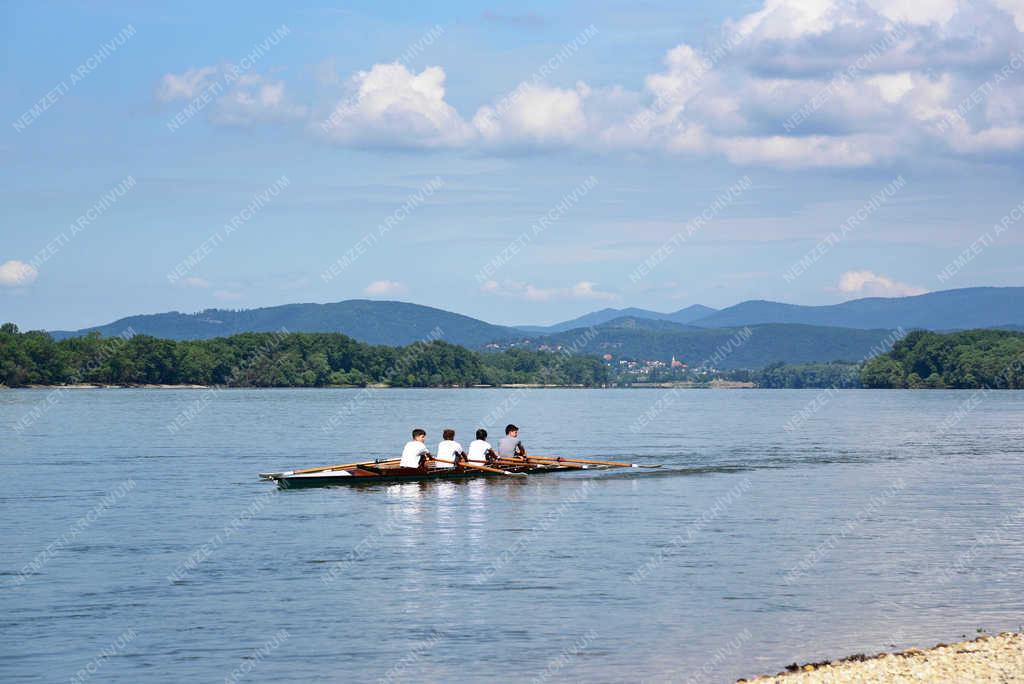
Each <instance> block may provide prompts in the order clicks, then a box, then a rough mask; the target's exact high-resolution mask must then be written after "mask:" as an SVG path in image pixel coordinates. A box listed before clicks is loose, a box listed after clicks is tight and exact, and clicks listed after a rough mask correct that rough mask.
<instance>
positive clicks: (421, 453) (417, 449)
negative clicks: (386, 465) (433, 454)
mask: <svg viewBox="0 0 1024 684" xmlns="http://www.w3.org/2000/svg"><path fill="white" fill-rule="evenodd" d="M426 441H427V431H426V430H423V429H421V428H416V429H415V430H413V431H412V441H411V442H406V444H405V448H404V449H402V460H401V462H400V463H399V465H401V466H402V467H403V468H425V466H426V463H427V457H428V456H430V451H428V450H427V445H426V444H424V442H426Z"/></svg>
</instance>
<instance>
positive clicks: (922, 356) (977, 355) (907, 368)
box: [861, 330, 1024, 389]
mask: <svg viewBox="0 0 1024 684" xmlns="http://www.w3.org/2000/svg"><path fill="white" fill-rule="evenodd" d="M861 382H862V383H863V384H864V386H865V387H909V388H925V387H931V388H944V387H950V388H958V389H977V388H982V387H988V388H992V389H1024V333H1020V332H1014V331H1010V330H966V331H963V332H955V333H945V334H942V333H933V332H926V331H923V330H915V331H914V332H912V333H910V334H909V335H907V336H906V337H905V338H903V339H902V340H900V341H899V342H897V343H896V344H895V345H894V346H893V348H892V350H891V351H890V352H889V353H887V354H882V355H881V356H876V357H875V358H873V359H871V360H869V361H868V362H867V363H865V364H864V368H863V369H862V371H861Z"/></svg>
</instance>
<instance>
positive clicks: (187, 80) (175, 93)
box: [156, 66, 217, 102]
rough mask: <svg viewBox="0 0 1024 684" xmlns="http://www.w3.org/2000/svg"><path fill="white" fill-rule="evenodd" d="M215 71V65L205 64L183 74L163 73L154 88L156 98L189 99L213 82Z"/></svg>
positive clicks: (166, 100) (163, 99)
mask: <svg viewBox="0 0 1024 684" xmlns="http://www.w3.org/2000/svg"><path fill="white" fill-rule="evenodd" d="M216 73H217V68H216V67H212V66H205V67H200V68H198V69H189V70H188V71H186V72H185V73H183V74H164V76H163V77H162V78H161V79H160V83H159V84H158V85H157V88H156V99H158V100H160V101H161V102H172V101H174V100H191V99H193V98H195V97H196V95H198V94H199V93H201V92H202V91H203V89H205V88H207V87H208V86H209V85H210V84H211V83H213V80H214V76H215V75H216Z"/></svg>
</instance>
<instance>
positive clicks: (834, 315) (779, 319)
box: [693, 287, 1024, 330]
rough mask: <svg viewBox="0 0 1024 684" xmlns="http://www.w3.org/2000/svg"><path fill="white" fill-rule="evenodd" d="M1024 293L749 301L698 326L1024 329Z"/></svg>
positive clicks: (991, 290) (977, 290)
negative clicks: (805, 302)
mask: <svg viewBox="0 0 1024 684" xmlns="http://www.w3.org/2000/svg"><path fill="white" fill-rule="evenodd" d="M1022 302H1024V288H1022V287H968V288H963V289H959V290H943V291H940V292H929V293H927V294H922V295H915V296H912V297H891V298H889V297H886V298H883V297H868V298H865V299H854V300H851V301H848V302H843V303H842V304H832V305H829V306H799V305H796V304H783V303H781V302H768V301H759V300H755V301H748V302H742V303H740V304H736V305H735V306H730V307H728V308H726V309H722V310H721V311H716V312H715V313H712V314H710V315H708V316H705V317H703V318H700V319H697V320H696V321H693V325H699V326H703V327H707V328H720V327H735V326H742V325H757V324H760V323H801V324H804V325H820V326H839V327H843V328H861V329H868V328H889V329H893V328H903V329H904V330H912V329H914V328H924V329H927V330H964V329H970V328H996V327H1000V326H1007V325H1022V324H1024V306H1022Z"/></svg>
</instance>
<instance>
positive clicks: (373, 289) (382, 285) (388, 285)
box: [363, 280, 408, 297]
mask: <svg viewBox="0 0 1024 684" xmlns="http://www.w3.org/2000/svg"><path fill="white" fill-rule="evenodd" d="M407 291H408V288H406V286H405V285H403V284H402V283H399V282H397V281H394V280H375V281H373V282H372V283H370V284H369V285H367V286H366V289H364V290H363V292H365V293H366V294H368V295H370V296H371V297H383V296H387V295H398V294H405V293H406V292H407Z"/></svg>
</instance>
